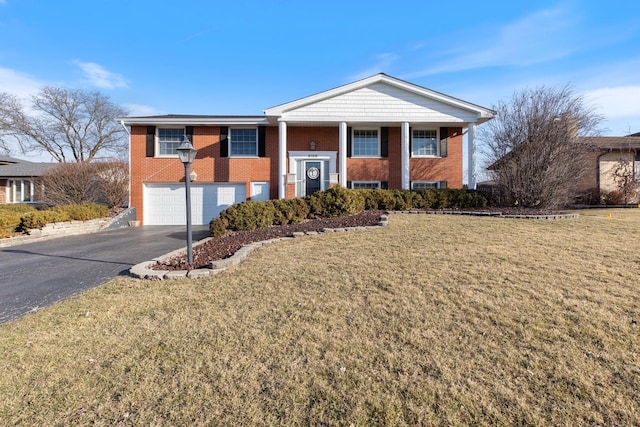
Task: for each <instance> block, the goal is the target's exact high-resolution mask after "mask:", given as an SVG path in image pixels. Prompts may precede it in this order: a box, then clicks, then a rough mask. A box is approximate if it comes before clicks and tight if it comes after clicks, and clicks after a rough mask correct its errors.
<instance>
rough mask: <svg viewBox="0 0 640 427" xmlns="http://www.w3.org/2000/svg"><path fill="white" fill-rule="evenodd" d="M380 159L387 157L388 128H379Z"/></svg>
mask: <svg viewBox="0 0 640 427" xmlns="http://www.w3.org/2000/svg"><path fill="white" fill-rule="evenodd" d="M380 157H389V128H388V127H383V128H380Z"/></svg>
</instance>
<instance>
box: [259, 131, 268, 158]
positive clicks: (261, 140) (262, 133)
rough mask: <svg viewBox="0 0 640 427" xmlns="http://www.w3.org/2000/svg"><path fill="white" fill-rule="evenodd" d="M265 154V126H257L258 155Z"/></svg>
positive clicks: (263, 155) (262, 155)
mask: <svg viewBox="0 0 640 427" xmlns="http://www.w3.org/2000/svg"><path fill="white" fill-rule="evenodd" d="M266 156H267V127H266V126H258V157H266Z"/></svg>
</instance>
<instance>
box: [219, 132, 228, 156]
mask: <svg viewBox="0 0 640 427" xmlns="http://www.w3.org/2000/svg"><path fill="white" fill-rule="evenodd" d="M220 157H229V128H228V127H227V126H220Z"/></svg>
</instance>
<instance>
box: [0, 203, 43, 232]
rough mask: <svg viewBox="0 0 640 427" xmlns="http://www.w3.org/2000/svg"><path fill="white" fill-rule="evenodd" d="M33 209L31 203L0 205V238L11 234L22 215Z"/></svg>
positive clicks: (16, 227)
mask: <svg viewBox="0 0 640 427" xmlns="http://www.w3.org/2000/svg"><path fill="white" fill-rule="evenodd" d="M35 210H36V208H35V207H33V206H32V205H27V204H21V203H20V204H6V205H0V238H5V237H11V236H13V235H14V233H15V232H16V231H17V229H18V226H19V225H20V219H21V218H22V215H24V214H26V213H27V212H35Z"/></svg>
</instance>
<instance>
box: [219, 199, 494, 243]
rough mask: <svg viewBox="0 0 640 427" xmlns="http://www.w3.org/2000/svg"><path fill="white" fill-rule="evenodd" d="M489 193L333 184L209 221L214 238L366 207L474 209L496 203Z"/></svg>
mask: <svg viewBox="0 0 640 427" xmlns="http://www.w3.org/2000/svg"><path fill="white" fill-rule="evenodd" d="M492 203H493V202H492V198H491V195H490V194H489V193H485V192H481V191H475V190H457V189H447V188H444V189H437V190H435V189H433V190H418V191H410V190H377V189H376V190H351V189H346V188H343V187H333V188H330V189H329V190H326V191H318V192H316V193H313V194H312V195H310V196H307V197H304V198H300V197H299V198H296V199H283V200H269V201H264V202H253V201H247V202H242V203H239V204H237V205H233V206H231V207H229V208H227V209H225V210H224V211H222V213H220V217H219V218H214V219H212V220H211V222H210V223H209V230H210V232H211V235H212V236H214V237H220V236H224V235H225V234H226V233H227V230H233V231H242V230H255V229H257V228H264V227H270V226H272V225H286V224H295V223H299V222H302V221H304V220H305V219H314V218H331V217H339V216H347V215H355V214H358V213H360V212H362V211H364V210H390V211H393V210H411V209H472V208H483V207H486V206H491V205H492Z"/></svg>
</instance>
